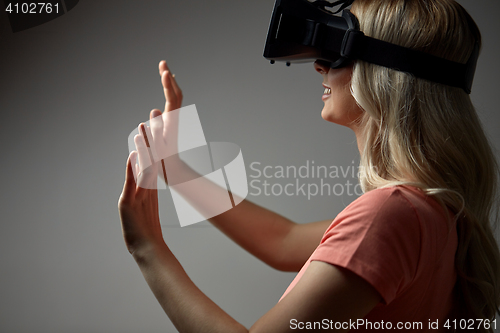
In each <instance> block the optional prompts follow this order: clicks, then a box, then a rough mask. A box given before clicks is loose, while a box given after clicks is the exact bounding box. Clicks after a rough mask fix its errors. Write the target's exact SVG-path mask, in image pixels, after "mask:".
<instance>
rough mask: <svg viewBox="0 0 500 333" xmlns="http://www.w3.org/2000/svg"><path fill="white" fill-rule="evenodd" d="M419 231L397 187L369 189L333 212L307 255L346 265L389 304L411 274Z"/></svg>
mask: <svg viewBox="0 0 500 333" xmlns="http://www.w3.org/2000/svg"><path fill="white" fill-rule="evenodd" d="M420 236H421V231H420V223H419V220H418V217H417V214H416V212H415V209H414V208H413V206H412V204H411V203H410V202H409V201H408V200H407V199H406V198H405V197H404V194H403V193H402V192H401V190H400V189H398V188H387V189H378V190H373V191H370V192H368V193H366V194H364V195H363V196H361V197H360V198H358V199H357V200H356V201H354V202H353V203H352V204H351V205H349V206H348V207H347V208H346V209H344V211H342V213H340V214H339V215H338V216H337V218H336V219H335V220H334V221H333V223H332V224H331V225H330V227H329V228H328V230H327V231H326V232H325V234H324V236H323V239H322V240H321V243H320V245H319V246H318V248H317V249H316V251H315V252H314V253H313V255H312V256H311V260H316V261H323V262H326V263H329V264H332V265H336V266H340V267H344V268H346V269H349V270H350V271H352V272H354V273H355V274H357V275H358V276H360V277H362V278H363V279H364V280H366V281H367V282H368V283H370V284H371V285H372V286H373V287H374V288H375V289H376V290H377V291H378V292H379V293H380V295H381V296H382V298H383V300H384V302H385V303H386V304H389V303H390V302H391V301H392V300H393V299H394V298H395V297H396V296H397V295H398V294H399V293H401V292H402V291H403V290H404V289H405V288H406V287H407V286H408V285H409V284H410V283H411V282H412V280H413V279H414V277H415V274H416V271H417V266H418V262H419V256H420V246H421V239H420Z"/></svg>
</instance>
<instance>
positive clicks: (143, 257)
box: [134, 245, 248, 333]
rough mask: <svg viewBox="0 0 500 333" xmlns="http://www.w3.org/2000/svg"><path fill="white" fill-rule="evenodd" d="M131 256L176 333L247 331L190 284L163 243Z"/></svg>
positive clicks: (189, 280)
mask: <svg viewBox="0 0 500 333" xmlns="http://www.w3.org/2000/svg"><path fill="white" fill-rule="evenodd" d="M134 259H135V260H136V262H137V264H138V265H139V268H140V269H141V272H142V274H143V275H144V278H145V279H146V282H147V283H148V285H149V287H150V288H151V291H152V292H153V294H154V295H155V297H156V299H157V300H158V302H159V303H160V305H161V306H162V308H163V310H164V311H165V313H166V314H167V315H168V317H169V318H170V320H171V321H172V323H173V324H174V325H175V327H176V328H177V330H178V331H179V332H180V333H184V332H204V333H205V332H208V333H210V332H231V333H232V332H237V333H239V332H248V330H247V329H246V328H245V327H243V326H242V325H241V324H239V323H238V322H237V321H235V320H234V319H233V318H232V317H230V316H229V315H228V314H227V313H226V312H224V311H223V310H222V309H221V308H220V307H218V306H217V305H216V304H215V303H214V302H212V301H211V300H210V299H209V298H208V297H207V296H206V295H205V294H203V292H201V290H200V289H198V287H196V286H195V285H194V283H193V282H192V281H191V279H189V277H188V276H187V274H186V272H185V271H184V269H183V268H182V266H181V265H180V264H179V262H178V261H177V259H176V258H175V257H174V255H173V254H172V253H171V252H170V250H169V249H168V247H167V246H166V245H164V246H158V247H156V248H154V249H149V250H145V251H142V252H141V251H139V252H137V253H135V254H134Z"/></svg>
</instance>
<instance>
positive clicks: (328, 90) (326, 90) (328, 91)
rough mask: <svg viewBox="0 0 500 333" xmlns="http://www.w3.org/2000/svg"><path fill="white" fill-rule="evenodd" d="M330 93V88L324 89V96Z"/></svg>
mask: <svg viewBox="0 0 500 333" xmlns="http://www.w3.org/2000/svg"><path fill="white" fill-rule="evenodd" d="M331 93H332V89H330V88H325V92H324V94H327V95H330V94H331Z"/></svg>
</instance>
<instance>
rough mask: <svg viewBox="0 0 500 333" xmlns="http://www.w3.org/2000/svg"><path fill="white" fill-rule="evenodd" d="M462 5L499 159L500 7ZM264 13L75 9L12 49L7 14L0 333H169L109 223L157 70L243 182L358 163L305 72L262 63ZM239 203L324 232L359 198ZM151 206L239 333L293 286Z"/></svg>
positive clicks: (254, 9)
mask: <svg viewBox="0 0 500 333" xmlns="http://www.w3.org/2000/svg"><path fill="white" fill-rule="evenodd" d="M460 2H461V3H462V4H463V5H464V6H466V8H467V9H468V10H469V11H470V12H471V14H472V16H473V17H474V18H475V19H476V21H477V22H478V23H479V26H480V28H481V29H482V32H483V35H484V49H483V54H482V57H481V58H480V62H479V65H478V68H477V75H476V80H475V85H474V88H473V93H472V98H473V100H474V102H475V103H476V106H477V109H478V112H479V114H480V116H481V119H482V121H483V123H484V125H485V128H486V131H487V133H488V135H489V137H490V138H491V141H492V142H493V145H494V146H495V148H496V149H498V148H500V132H499V131H498V129H499V124H500V119H499V118H500V116H499V113H498V105H500V94H498V88H499V85H498V78H499V77H500V65H499V64H498V57H499V54H500V45H499V43H498V32H499V31H500V20H498V15H499V14H500V2H498V1H493V0H462V1H460ZM273 3H274V2H273V1H272V0H266V1H264V0H258V1H257V0H254V1H222V0H217V1H202V0H193V1H175V2H174V1H152V0H151V1H149V0H148V1H122V0H106V1H97V0H93V1H91V0H87V1H85V0H82V1H80V4H78V5H77V6H76V7H75V8H74V9H73V10H72V11H70V12H69V13H68V14H66V15H63V16H62V17H60V18H58V19H56V20H54V21H51V22H49V23H47V24H44V25H41V26H39V27H36V28H33V29H30V30H27V31H23V32H19V33H16V34H12V33H9V31H8V29H7V28H8V27H7V26H6V25H5V24H6V22H5V19H6V17H5V13H3V12H2V13H1V14H0V17H1V18H2V22H1V24H0V29H3V30H1V31H3V32H4V34H3V37H2V38H0V111H1V113H0V124H1V131H0V142H2V145H1V146H2V150H1V156H2V157H1V161H2V163H1V166H0V174H1V175H2V192H1V193H0V198H1V200H0V216H1V224H0V249H1V253H2V255H1V256H0V267H1V273H0V318H1V319H0V332H37V333H42V332H51V333H58V332H64V333H68V332H71V333H73V332H86V333H89V332H121V333H124V332H175V329H174V328H173V326H172V325H171V324H170V322H169V320H168V318H167V317H166V316H165V315H164V314H163V312H162V310H161V308H160V306H159V305H158V304H157V303H156V300H155V299H154V297H153V295H152V293H151V292H150V291H149V289H148V287H147V285H146V283H145V282H144V281H143V278H142V275H141V274H140V271H139V269H138V268H137V267H136V265H135V262H134V261H133V259H132V258H131V257H130V256H129V254H128V252H127V250H126V248H125V246H124V243H123V240H122V235H121V230H120V223H119V218H118V212H117V208H116V204H117V200H118V196H119V193H120V191H121V187H122V184H123V180H124V168H125V160H126V158H127V155H128V151H127V136H128V134H129V133H130V131H132V129H133V128H134V127H135V126H136V125H137V124H138V123H139V122H141V121H145V120H147V117H148V113H149V111H150V110H151V109H152V108H162V107H163V102H164V98H163V93H162V88H161V85H160V81H159V76H158V69H157V66H158V62H159V60H161V59H166V60H167V61H168V63H169V65H170V67H171V69H172V71H173V72H174V73H175V74H176V77H177V80H178V82H179V84H180V85H181V87H182V89H183V91H184V95H185V101H184V105H189V104H196V106H197V108H198V112H199V114H200V118H201V122H202V125H203V128H204V131H205V135H206V137H207V140H208V141H228V142H233V143H236V144H238V145H239V146H240V147H241V149H242V152H243V157H244V159H245V164H246V166H247V172H248V174H249V176H252V175H253V176H255V175H256V172H255V171H253V170H252V169H250V167H249V166H250V164H251V163H252V162H260V163H261V168H263V167H264V166H268V165H269V166H277V165H281V166H288V165H290V166H296V167H300V166H302V165H305V164H306V163H307V161H309V163H312V161H314V163H315V165H325V166H338V167H340V166H342V167H343V168H344V170H345V168H347V167H352V165H353V161H355V162H354V163H357V161H358V153H357V146H356V143H355V138H354V135H353V134H352V133H351V132H350V131H349V130H348V129H345V128H342V127H340V126H337V125H333V124H330V123H327V122H325V121H324V120H323V119H322V118H321V116H320V112H321V109H322V105H323V102H322V101H321V95H322V91H323V88H322V87H321V82H322V80H321V77H320V76H319V75H318V74H316V73H315V72H314V71H313V67H312V64H306V65H297V66H292V67H291V68H286V67H285V66H284V65H282V64H281V65H274V66H271V65H270V64H269V63H268V62H267V61H265V59H263V57H262V49H263V46H264V40H265V36H266V32H267V26H268V22H269V18H270V13H271V9H272V6H273ZM252 179H253V178H249V180H252ZM259 179H260V180H261V181H264V180H265V179H264V178H263V177H261V178H259ZM300 180H301V181H304V182H307V183H317V184H318V183H319V179H300ZM347 180H350V181H351V182H354V181H355V180H354V179H352V178H350V177H348V178H343V177H342V178H340V179H327V181H330V182H331V183H332V184H335V183H339V184H345V182H346V181H347ZM268 181H269V182H270V183H271V184H273V183H280V184H282V185H283V184H286V183H289V182H292V181H295V179H281V180H280V179H270V180H268ZM337 189H338V190H340V188H337ZM250 192H251V193H253V194H255V192H256V190H255V189H252V188H251V189H250ZM337 193H338V192H337ZM248 198H249V199H250V200H252V201H254V202H256V203H258V204H261V205H263V206H265V207H267V208H270V209H272V210H275V211H277V212H279V213H281V214H283V215H285V216H287V217H289V218H291V219H293V220H294V221H297V222H308V221H314V220H320V219H327V218H331V219H333V218H334V217H335V216H336V214H337V213H339V212H340V211H341V210H342V209H343V208H344V207H345V206H346V205H347V204H348V203H350V202H351V201H352V200H353V199H354V198H355V196H354V195H348V194H347V193H344V194H343V195H338V196H337V195H330V196H328V195H323V196H316V197H311V198H310V200H308V198H307V197H304V196H302V195H299V196H286V195H279V196H275V195H270V196H266V195H264V194H261V195H252V194H251V195H249V196H248ZM160 199H161V201H162V207H161V215H162V222H163V224H164V228H163V232H164V235H165V239H166V241H167V243H168V244H169V245H170V247H171V248H172V250H173V251H174V253H175V254H176V255H177V256H178V258H179V260H180V261H181V263H182V264H183V266H184V267H185V269H186V270H187V272H188V274H189V275H190V276H191V277H192V279H193V280H194V282H195V283H196V284H197V285H198V286H199V287H200V288H201V289H202V290H203V291H204V292H205V293H206V294H208V296H209V297H211V298H212V299H213V300H214V301H215V302H217V303H218V304H219V305H220V306H221V307H222V308H223V309H225V310H226V311H227V312H229V314H230V315H232V316H234V317H235V318H236V319H237V320H239V321H240V322H242V323H243V324H244V325H247V326H250V325H251V324H252V323H253V322H254V321H255V320H257V319H258V318H259V317H260V316H261V315H262V314H264V313H265V312H266V311H267V310H268V309H270V308H271V307H272V306H273V305H274V304H275V303H276V302H277V301H278V299H279V297H280V296H281V294H282V293H283V291H284V290H285V288H286V287H287V285H288V284H289V282H290V281H291V280H292V279H293V276H294V274H290V273H281V272H277V271H275V270H273V269H271V268H269V267H267V266H266V265H264V264H263V263H261V262H259V261H258V260H257V259H255V258H253V257H252V256H250V255H249V254H247V253H245V252H244V251H243V250H241V249H240V248H238V247H237V246H236V245H234V244H233V243H232V242H231V241H230V240H228V239H227V238H226V237H225V236H223V235H221V234H220V233H219V232H218V231H217V230H215V229H214V228H212V227H210V226H207V225H206V224H199V225H195V226H192V227H187V228H180V227H178V221H177V218H176V215H175V213H174V212H173V206H172V203H171V199H170V195H169V194H168V192H165V191H164V192H162V193H161V194H160Z"/></svg>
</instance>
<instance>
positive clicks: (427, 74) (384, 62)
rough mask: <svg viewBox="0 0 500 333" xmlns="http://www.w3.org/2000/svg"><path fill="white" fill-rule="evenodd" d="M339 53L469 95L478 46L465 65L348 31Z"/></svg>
mask: <svg viewBox="0 0 500 333" xmlns="http://www.w3.org/2000/svg"><path fill="white" fill-rule="evenodd" d="M340 54H341V55H342V56H343V57H346V58H349V59H359V60H363V61H366V62H369V63H372V64H376V65H380V66H384V67H387V68H392V69H395V70H398V71H402V72H407V73H411V74H413V75H415V76H416V77H419V78H422V79H426V80H429V81H432V82H437V83H442V84H445V85H449V86H453V87H459V88H462V89H464V90H465V91H466V92H467V93H468V94H470V92H471V87H472V81H473V77H474V72H475V69H476V63H477V58H478V55H479V44H478V43H476V45H475V48H474V51H473V53H472V54H471V56H470V57H469V60H468V61H467V63H466V64H461V63H457V62H454V61H450V60H447V59H444V58H440V57H436V56H434V55H431V54H428V53H425V52H421V51H418V50H413V49H409V48H406V47H402V46H399V45H396V44H392V43H388V42H385V41H382V40H378V39H375V38H372V37H368V36H365V35H364V34H363V32H361V31H357V30H347V32H346V34H345V36H344V40H343V42H342V47H341V50H340Z"/></svg>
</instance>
